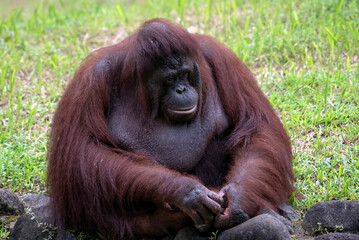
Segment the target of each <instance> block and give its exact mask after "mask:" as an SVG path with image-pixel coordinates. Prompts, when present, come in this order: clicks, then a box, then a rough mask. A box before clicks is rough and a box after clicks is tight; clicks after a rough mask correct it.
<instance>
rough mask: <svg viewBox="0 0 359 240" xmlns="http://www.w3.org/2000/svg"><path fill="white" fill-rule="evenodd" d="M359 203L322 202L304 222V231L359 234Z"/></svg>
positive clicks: (310, 210)
mask: <svg viewBox="0 0 359 240" xmlns="http://www.w3.org/2000/svg"><path fill="white" fill-rule="evenodd" d="M358 223H359V201H345V200H338V201H330V202H320V203H317V204H315V205H314V206H312V207H311V208H310V209H309V210H308V212H307V214H306V215H305V217H304V220H303V225H302V226H303V228H304V230H306V231H308V232H311V233H314V232H320V231H322V230H324V229H325V230H326V231H329V232H334V231H337V230H340V231H345V232H359V224H358Z"/></svg>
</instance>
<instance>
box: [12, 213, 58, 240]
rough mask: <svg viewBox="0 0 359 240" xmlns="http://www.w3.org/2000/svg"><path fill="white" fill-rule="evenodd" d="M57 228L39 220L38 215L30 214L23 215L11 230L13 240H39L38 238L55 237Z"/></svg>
mask: <svg viewBox="0 0 359 240" xmlns="http://www.w3.org/2000/svg"><path fill="white" fill-rule="evenodd" d="M55 230H56V229H55V228H52V227H51V226H48V225H45V224H44V223H41V222H38V221H37V219H36V217H34V216H31V215H30V214H24V215H22V216H21V217H20V218H19V219H18V220H17V222H16V224H15V227H14V229H13V230H12V232H11V239H13V240H21V239H27V240H37V239H53V238H54V236H55Z"/></svg>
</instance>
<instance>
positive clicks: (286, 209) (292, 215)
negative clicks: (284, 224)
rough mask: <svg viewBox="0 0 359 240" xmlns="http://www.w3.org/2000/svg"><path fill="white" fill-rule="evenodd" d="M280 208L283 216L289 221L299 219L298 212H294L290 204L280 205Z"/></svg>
mask: <svg viewBox="0 0 359 240" xmlns="http://www.w3.org/2000/svg"><path fill="white" fill-rule="evenodd" d="M280 210H282V212H283V216H284V217H285V218H286V219H288V220H289V221H298V220H299V219H300V214H299V213H298V212H296V211H295V210H294V209H293V207H292V206H290V205H287V204H283V205H282V206H281V207H280Z"/></svg>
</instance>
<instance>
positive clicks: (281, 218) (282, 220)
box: [260, 208, 294, 234]
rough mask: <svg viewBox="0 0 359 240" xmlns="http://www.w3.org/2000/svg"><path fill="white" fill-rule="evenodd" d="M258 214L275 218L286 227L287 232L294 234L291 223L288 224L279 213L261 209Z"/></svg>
mask: <svg viewBox="0 0 359 240" xmlns="http://www.w3.org/2000/svg"><path fill="white" fill-rule="evenodd" d="M260 214H269V215H271V216H273V217H275V218H277V219H278V220H279V221H281V222H282V223H283V224H284V225H285V226H286V227H287V230H288V232H289V233H290V234H293V233H294V230H293V225H292V223H290V222H289V221H288V220H287V219H286V218H285V217H283V216H282V215H280V214H279V213H276V212H275V211H273V210H272V209H269V208H267V209H263V210H262V211H261V212H260Z"/></svg>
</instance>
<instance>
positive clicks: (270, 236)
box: [217, 214, 291, 240]
mask: <svg viewBox="0 0 359 240" xmlns="http://www.w3.org/2000/svg"><path fill="white" fill-rule="evenodd" d="M217 239H218V240H230V239H241V240H251V239H261V240H287V239H291V238H290V235H289V232H288V230H287V227H286V226H285V225H284V224H283V223H282V222H281V221H280V220H278V219H277V218H275V217H273V216H271V215H269V214H262V215H259V216H256V217H254V218H251V219H249V220H248V221H246V222H244V223H242V224H240V225H237V226H235V227H233V228H230V229H228V230H226V231H224V232H222V233H220V234H219V235H218V237H217Z"/></svg>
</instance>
